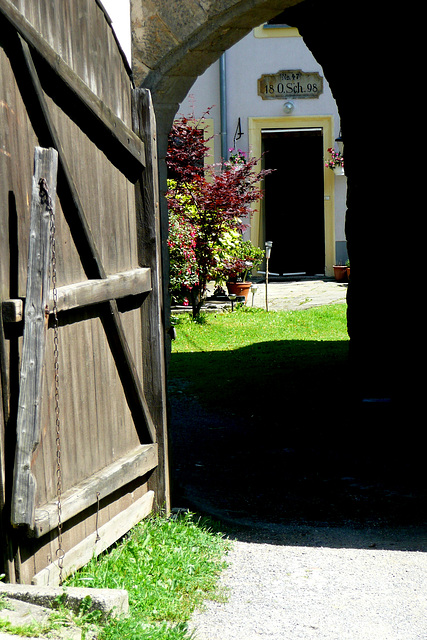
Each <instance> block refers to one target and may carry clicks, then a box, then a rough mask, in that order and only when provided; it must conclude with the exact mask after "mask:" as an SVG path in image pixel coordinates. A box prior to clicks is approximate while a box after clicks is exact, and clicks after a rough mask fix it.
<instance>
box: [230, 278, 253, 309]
mask: <svg viewBox="0 0 427 640" xmlns="http://www.w3.org/2000/svg"><path fill="white" fill-rule="evenodd" d="M251 286H252V282H236V283H233V282H227V289H228V293H235V294H236V296H245V304H246V303H247V301H248V294H249V291H250V289H251Z"/></svg>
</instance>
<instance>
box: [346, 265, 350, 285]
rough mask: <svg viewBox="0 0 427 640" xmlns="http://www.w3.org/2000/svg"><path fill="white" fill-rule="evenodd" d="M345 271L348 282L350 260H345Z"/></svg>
mask: <svg viewBox="0 0 427 640" xmlns="http://www.w3.org/2000/svg"><path fill="white" fill-rule="evenodd" d="M345 266H346V269H347V279H348V280H350V260H347V262H346V263H345Z"/></svg>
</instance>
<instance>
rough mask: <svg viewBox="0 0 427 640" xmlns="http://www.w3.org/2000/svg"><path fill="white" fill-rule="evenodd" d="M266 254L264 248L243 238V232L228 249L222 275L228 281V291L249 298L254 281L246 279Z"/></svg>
mask: <svg viewBox="0 0 427 640" xmlns="http://www.w3.org/2000/svg"><path fill="white" fill-rule="evenodd" d="M264 256H265V251H264V249H260V248H259V247H255V246H254V245H253V244H252V242H251V241H250V240H243V239H242V236H241V234H239V237H238V238H237V239H236V242H235V243H234V244H231V245H230V247H229V249H228V255H227V259H224V262H223V267H222V269H221V272H222V273H221V276H222V278H223V279H224V280H225V281H226V283H227V289H228V293H229V294H230V293H231V294H236V295H237V296H245V302H247V300H248V294H249V290H250V288H251V285H252V282H249V281H247V280H246V278H247V276H248V273H249V271H251V270H252V269H254V268H255V267H257V266H258V265H260V264H261V262H262V261H263V259H264Z"/></svg>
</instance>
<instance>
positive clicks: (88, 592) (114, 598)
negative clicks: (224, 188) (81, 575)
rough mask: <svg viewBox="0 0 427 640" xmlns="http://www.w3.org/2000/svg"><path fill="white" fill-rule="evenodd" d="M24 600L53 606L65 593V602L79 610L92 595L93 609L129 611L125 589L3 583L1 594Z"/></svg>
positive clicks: (109, 612)
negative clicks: (82, 603) (83, 602)
mask: <svg viewBox="0 0 427 640" xmlns="http://www.w3.org/2000/svg"><path fill="white" fill-rule="evenodd" d="M2 594H3V595H5V596H7V597H8V598H14V599H16V600H22V601H24V602H28V603H30V604H36V605H39V606H42V607H51V606H52V603H53V601H54V600H55V599H56V598H58V597H60V596H62V595H63V594H65V598H64V604H65V606H66V607H68V608H69V609H71V610H72V611H77V610H78V609H79V606H80V604H81V602H82V601H83V600H84V599H85V598H87V597H90V598H91V601H92V604H91V609H92V610H98V611H101V612H102V614H103V615H104V616H105V617H107V616H108V615H112V616H120V615H123V614H126V613H128V611H129V598H128V593H127V591H126V590H125V589H89V588H80V587H41V586H37V585H28V584H2V583H0V595H2Z"/></svg>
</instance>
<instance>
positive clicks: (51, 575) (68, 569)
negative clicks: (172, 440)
mask: <svg viewBox="0 0 427 640" xmlns="http://www.w3.org/2000/svg"><path fill="white" fill-rule="evenodd" d="M153 500H154V493H153V491H148V492H147V493H146V494H145V495H143V496H142V498H140V499H139V500H137V501H136V502H134V504H132V505H131V506H130V507H128V508H127V509H126V510H125V511H123V512H122V513H120V514H118V515H117V516H115V517H114V518H112V519H111V520H110V521H109V522H107V523H106V524H104V525H103V526H102V527H100V529H99V530H98V535H97V533H96V532H94V533H92V534H91V535H89V536H88V537H87V538H85V539H84V540H82V542H80V543H79V544H77V545H76V546H75V547H73V548H72V549H70V550H69V551H67V553H66V554H65V556H64V564H63V573H62V575H63V578H66V577H67V576H69V575H70V574H71V573H73V572H74V571H77V569H79V568H80V567H83V566H84V565H85V564H87V563H88V562H89V561H90V560H91V559H92V558H93V557H94V556H98V555H99V554H100V553H102V552H103V551H105V549H108V547H110V546H111V545H112V544H113V543H114V542H116V540H118V539H119V538H121V537H122V536H123V535H124V534H125V533H127V532H128V531H129V530H130V529H131V528H132V527H134V526H135V525H136V524H137V523H138V522H140V520H142V519H143V518H145V517H146V516H148V515H149V513H150V512H151V510H152V508H153ZM31 582H32V584H37V585H45V586H47V585H52V586H55V585H58V584H59V568H58V564H57V563H56V562H53V563H52V564H50V565H48V566H47V567H46V568H45V569H42V570H41V571H40V572H39V573H37V574H36V575H35V576H34V577H33V579H32V581H31Z"/></svg>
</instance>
